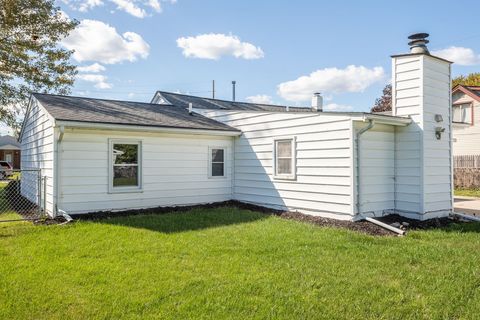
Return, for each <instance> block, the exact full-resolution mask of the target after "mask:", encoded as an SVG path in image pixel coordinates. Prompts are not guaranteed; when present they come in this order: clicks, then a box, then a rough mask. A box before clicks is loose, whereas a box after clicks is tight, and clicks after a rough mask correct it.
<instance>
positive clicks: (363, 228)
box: [279, 212, 396, 236]
mask: <svg viewBox="0 0 480 320" xmlns="http://www.w3.org/2000/svg"><path fill="white" fill-rule="evenodd" d="M279 216H280V217H281V218H284V219H288V220H297V221H303V222H308V223H312V224H314V225H317V226H322V227H333V228H343V229H349V230H353V231H357V232H361V233H366V234H369V235H373V236H394V235H396V233H394V232H391V231H389V230H387V229H384V228H382V227H379V226H377V225H375V224H373V223H370V222H367V221H357V222H352V221H342V220H336V219H329V218H322V217H316V216H311V215H307V214H303V213H299V212H283V213H281V214H280V215H279Z"/></svg>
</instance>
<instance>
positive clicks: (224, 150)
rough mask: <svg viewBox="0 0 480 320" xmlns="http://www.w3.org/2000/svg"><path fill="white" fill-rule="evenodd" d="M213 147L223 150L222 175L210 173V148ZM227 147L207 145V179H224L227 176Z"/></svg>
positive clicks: (212, 148)
mask: <svg viewBox="0 0 480 320" xmlns="http://www.w3.org/2000/svg"><path fill="white" fill-rule="evenodd" d="M214 149H221V150H223V176H213V175H212V163H213V161H212V160H213V159H212V150H214ZM227 159H228V156H227V147H220V146H219V147H215V146H209V147H208V178H209V179H226V178H227Z"/></svg>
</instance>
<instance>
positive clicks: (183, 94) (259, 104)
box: [156, 90, 310, 110]
mask: <svg viewBox="0 0 480 320" xmlns="http://www.w3.org/2000/svg"><path fill="white" fill-rule="evenodd" d="M156 93H160V94H162V93H166V94H174V95H177V96H184V97H193V98H200V99H206V100H210V101H222V102H229V103H244V104H250V105H255V106H266V107H283V108H286V107H287V105H282V104H269V103H255V102H246V101H232V100H225V99H216V98H207V97H200V96H194V95H191V94H185V93H176V92H169V91H163V90H157V92H156ZM288 107H289V108H298V109H307V110H308V109H310V108H309V107H296V106H290V105H289V106H288Z"/></svg>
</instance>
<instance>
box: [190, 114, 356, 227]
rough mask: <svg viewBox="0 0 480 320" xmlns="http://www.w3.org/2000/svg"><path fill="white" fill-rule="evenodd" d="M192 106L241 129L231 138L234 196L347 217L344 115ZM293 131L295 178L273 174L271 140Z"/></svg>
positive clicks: (347, 124) (348, 157) (348, 152)
mask: <svg viewBox="0 0 480 320" xmlns="http://www.w3.org/2000/svg"><path fill="white" fill-rule="evenodd" d="M194 111H195V112H198V113H202V114H204V115H206V116H208V117H210V118H212V119H215V120H217V121H220V122H223V123H226V124H228V125H230V126H232V127H235V128H238V129H240V130H242V135H241V136H240V137H239V138H237V139H236V140H235V164H234V167H235V173H234V175H235V180H234V198H235V199H236V200H239V201H244V202H250V203H255V204H259V205H263V206H267V207H272V208H278V209H290V210H299V211H301V212H304V213H308V214H312V215H323V216H330V217H335V218H337V219H352V215H353V205H352V204H353V200H352V199H353V197H352V188H353V185H352V170H353V168H352V139H351V138H352V131H351V122H352V121H351V118H350V117H348V116H345V115H326V114H321V113H294V112H291V113H287V112H283V113H279V112H247V111H226V110H200V109H195V110H194ZM293 136H295V143H294V145H295V150H296V170H295V171H296V179H295V180H286V179H276V178H275V177H274V170H275V169H274V167H275V160H274V152H273V150H272V149H273V145H274V141H275V140H281V139H289V138H292V137H293Z"/></svg>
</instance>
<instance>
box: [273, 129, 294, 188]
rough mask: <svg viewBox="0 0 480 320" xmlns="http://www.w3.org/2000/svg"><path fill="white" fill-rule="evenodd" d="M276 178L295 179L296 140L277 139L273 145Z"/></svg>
mask: <svg viewBox="0 0 480 320" xmlns="http://www.w3.org/2000/svg"><path fill="white" fill-rule="evenodd" d="M273 154H274V176H275V177H276V178H281V179H295V162H296V161H295V139H294V138H285V139H276V140H274V143H273Z"/></svg>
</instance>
